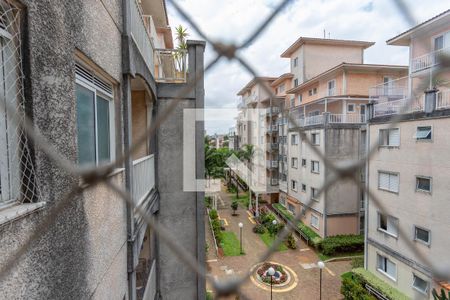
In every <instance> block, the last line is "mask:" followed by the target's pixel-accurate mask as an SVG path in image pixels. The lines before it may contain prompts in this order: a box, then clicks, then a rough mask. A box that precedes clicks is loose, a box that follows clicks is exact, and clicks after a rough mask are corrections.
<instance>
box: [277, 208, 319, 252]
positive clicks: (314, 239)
mask: <svg viewBox="0 0 450 300" xmlns="http://www.w3.org/2000/svg"><path fill="white" fill-rule="evenodd" d="M272 206H273V207H275V208H276V209H277V210H278V211H279V212H280V213H281V214H282V215H283V217H285V218H286V219H288V220H289V221H291V222H292V221H294V215H292V214H291V213H290V212H289V211H288V210H287V209H286V208H285V207H284V206H283V205H281V204H280V203H274V204H272ZM297 228H298V229H299V230H300V231H301V232H303V233H304V234H305V235H306V236H307V237H308V239H309V243H311V245H312V246H313V247H314V248H318V247H319V245H320V242H321V241H322V238H321V237H320V235H318V234H317V233H316V232H315V231H314V230H313V229H311V228H310V227H309V226H307V225H305V224H303V222H301V221H299V222H298V223H297Z"/></svg>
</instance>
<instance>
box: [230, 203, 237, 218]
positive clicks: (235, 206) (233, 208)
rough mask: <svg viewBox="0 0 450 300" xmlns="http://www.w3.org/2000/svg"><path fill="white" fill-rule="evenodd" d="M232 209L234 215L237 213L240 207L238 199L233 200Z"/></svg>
mask: <svg viewBox="0 0 450 300" xmlns="http://www.w3.org/2000/svg"><path fill="white" fill-rule="evenodd" d="M231 209H232V210H233V216H235V215H236V210H237V209H238V202H237V200H234V201H233V202H231Z"/></svg>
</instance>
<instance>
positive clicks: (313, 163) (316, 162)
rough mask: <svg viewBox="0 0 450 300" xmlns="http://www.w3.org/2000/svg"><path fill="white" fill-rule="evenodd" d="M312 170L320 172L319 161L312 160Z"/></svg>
mask: <svg viewBox="0 0 450 300" xmlns="http://www.w3.org/2000/svg"><path fill="white" fill-rule="evenodd" d="M311 172H313V173H319V162H318V161H315V160H312V161H311Z"/></svg>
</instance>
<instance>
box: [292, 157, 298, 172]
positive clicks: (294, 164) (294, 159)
mask: <svg viewBox="0 0 450 300" xmlns="http://www.w3.org/2000/svg"><path fill="white" fill-rule="evenodd" d="M294 162H296V163H294ZM291 168H293V169H298V158H297V157H291Z"/></svg>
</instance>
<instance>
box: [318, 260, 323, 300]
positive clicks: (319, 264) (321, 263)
mask: <svg viewBox="0 0 450 300" xmlns="http://www.w3.org/2000/svg"><path fill="white" fill-rule="evenodd" d="M317 267H318V268H319V270H320V291H319V300H322V269H323V268H325V263H324V262H323V261H321V260H320V261H319V262H318V263H317Z"/></svg>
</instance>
